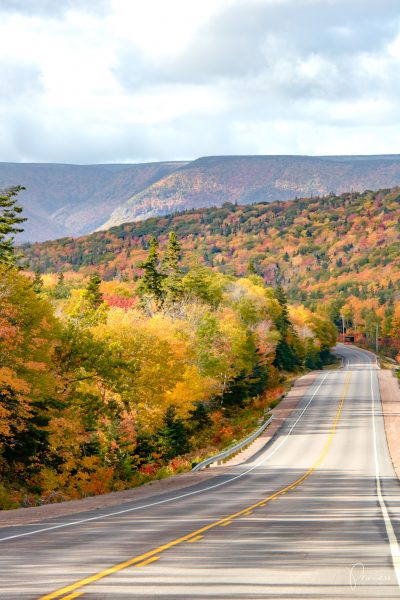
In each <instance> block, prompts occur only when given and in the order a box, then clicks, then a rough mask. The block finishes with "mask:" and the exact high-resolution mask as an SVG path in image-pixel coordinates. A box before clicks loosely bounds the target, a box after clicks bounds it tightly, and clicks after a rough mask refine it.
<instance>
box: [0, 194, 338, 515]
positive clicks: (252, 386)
mask: <svg viewBox="0 0 400 600" xmlns="http://www.w3.org/2000/svg"><path fill="white" fill-rule="evenodd" d="M18 191H19V189H18V188H15V189H12V190H9V191H8V192H7V193H3V194H2V195H1V196H0V508H2V509H8V508H15V507H18V506H31V505H37V504H42V503H49V502H57V501H62V500H65V499H72V498H81V497H85V496H88V495H94V494H101V493H106V492H109V491H114V490H120V489H124V488H127V487H133V486H136V485H139V484H141V483H143V482H146V481H149V480H151V479H152V478H161V477H165V476H168V475H170V474H172V473H176V472H180V471H182V470H187V469H190V468H191V467H192V465H193V464H194V463H196V462H198V461H199V460H201V458H202V457H204V456H207V455H209V454H210V453H211V454H212V453H214V452H215V451H216V450H218V449H220V448H223V447H226V446H228V445H229V444H231V443H233V442H234V441H235V440H237V439H240V438H241V437H243V436H245V435H247V434H248V433H249V432H250V431H252V430H253V429H254V428H256V426H257V424H258V423H259V422H260V420H262V419H264V418H265V416H266V415H267V414H268V413H269V411H270V410H271V408H272V407H273V406H274V404H275V403H276V402H277V399H278V397H279V395H280V394H281V393H282V391H283V390H284V388H285V385H286V382H287V380H288V378H290V377H293V376H295V375H296V374H298V373H300V372H303V371H304V370H305V369H313V368H321V367H322V366H323V365H324V364H325V363H327V362H329V361H330V360H331V356H330V348H331V347H332V346H333V345H334V344H335V341H336V337H337V330H336V327H335V326H334V324H333V323H332V321H331V319H330V313H329V307H327V306H325V305H324V304H319V305H318V306H317V307H316V309H315V310H311V309H310V308H308V307H307V306H305V305H304V303H301V302H299V301H297V302H295V303H290V302H288V300H287V297H286V291H285V286H284V285H282V284H279V283H278V284H275V285H274V286H272V285H270V284H268V282H266V281H265V278H264V277H263V276H262V275H261V274H260V272H259V270H260V267H259V264H258V262H257V261H255V262H254V265H253V266H252V267H251V268H250V267H249V268H248V270H247V272H246V273H243V274H241V275H235V274H233V273H231V272H229V271H228V270H226V269H225V270H224V269H216V268H215V265H213V264H205V261H204V260H199V258H198V257H196V255H195V253H194V252H193V251H192V250H193V248H190V247H189V246H188V243H187V239H184V236H183V235H182V228H174V229H173V228H172V227H167V225H165V232H167V231H168V234H167V236H166V239H165V232H164V231H162V232H161V231H155V229H156V227H155V224H154V222H153V221H152V222H150V223H148V224H147V227H148V228H149V231H147V232H146V233H143V234H141V235H140V236H139V235H136V237H135V238H134V239H135V241H134V242H133V243H131V244H130V245H128V243H127V238H128V236H127V234H126V231H125V229H124V228H119V229H118V230H114V231H113V232H110V233H108V234H102V236H104V235H105V236H108V237H106V238H104V237H101V236H100V237H98V239H99V240H101V239H107V240H108V241H107V242H106V243H105V244H104V245H99V246H98V248H97V250H96V251H93V252H94V255H95V254H96V253H100V254H99V255H100V256H102V257H103V258H104V259H106V260H104V261H103V262H102V263H100V261H92V262H90V261H89V263H88V267H87V270H85V271H82V272H80V271H79V269H78V270H74V266H78V263H80V264H79V267H81V266H82V267H83V261H82V260H80V261H78V260H77V261H76V262H75V265H74V264H73V262H69V263H68V265H67V263H66V262H65V259H69V260H70V261H72V259H71V253H70V250H69V249H68V248H69V247H70V246H71V244H77V246H76V247H75V250H74V252H75V254H74V256H75V257H78V250H77V248H78V245H79V244H84V243H85V244H88V243H89V242H88V240H89V239H90V238H84V239H81V240H77V241H76V242H73V241H71V240H64V241H62V240H61V241H59V242H57V244H56V245H53V246H49V245H44V246H32V247H25V248H24V253H25V256H21V249H20V248H16V247H15V245H14V241H13V238H14V236H15V234H16V233H18V231H20V230H21V229H22V228H23V223H24V218H23V216H22V214H21V209H20V207H19V206H18V203H17V193H18ZM223 210H224V211H225V212H226V213H227V214H228V213H232V214H234V211H235V210H236V209H235V208H234V207H230V206H229V207H226V208H224V209H223ZM207 214H208V213H207V211H206V212H205V213H202V215H203V216H204V218H205V217H206V216H207ZM179 218H181V219H183V220H185V219H187V220H188V221H187V223H186V227H188V228H190V220H191V219H193V215H190V214H189V215H187V216H182V217H178V220H179ZM195 218H197V217H195ZM172 221H173V220H172ZM172 221H171V224H172ZM175 224H178V223H175ZM204 226H206V225H204ZM212 226H215V225H212ZM141 227H146V224H142V225H141ZM179 229H180V231H178V230H179ZM177 233H179V235H177ZM210 235H211V233H210ZM117 239H118V240H120V242H121V243H123V244H125V245H124V248H125V250H124V253H125V258H124V261H125V267H126V268H124V269H122V260H121V262H120V263H119V268H120V269H121V270H120V274H119V275H118V276H116V277H114V276H111V272H112V269H115V268H116V267H115V265H114V266H113V267H110V261H112V255H113V254H115V256H116V258H120V259H122V256H121V252H120V251H118V246H117V245H115V247H114V248H113V249H112V248H111V245H112V244H113V243H114V242H115V240H117ZM130 239H133V238H132V237H131V238H130ZM159 239H160V240H161V241H162V245H160V246H159ZM191 239H192V243H193V239H194V238H193V237H192V238H191ZM210 243H211V244H214V243H215V241H214V240H213V239H210ZM132 246H134V247H136V246H138V253H137V255H138V256H139V254H140V260H137V259H136V258H135V268H134V270H132V269H130V268H128V262H127V260H128V252H129V251H130V248H132ZM56 248H57V251H59V255H58V257H57V256H56V255H55V254H54V251H55V250H56ZM38 250H39V252H37V251H38ZM81 252H82V256H83V255H84V254H86V252H87V246H86V248H85V249H83V246H82V250H81ZM45 253H47V254H45ZM132 254H133V252H132ZM45 256H48V259H47V260H48V264H47V265H46V267H45ZM27 259H28V260H29V261H31V262H32V263H33V262H35V268H33V269H32V267H30V270H28V269H27V268H25V269H23V268H21V265H22V264H23V263H24V262H25V263H26V261H27ZM58 261H59V264H57V265H56V262H58ZM94 262H96V263H97V264H96V268H93V267H94V264H92V263H94ZM39 263H40V264H41V266H42V268H41V272H40V271H39V269H38V265H39ZM110 269H111V270H110ZM45 271H52V272H51V273H45ZM114 274H115V272H114Z"/></svg>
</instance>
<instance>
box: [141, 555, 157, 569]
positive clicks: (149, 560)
mask: <svg viewBox="0 0 400 600" xmlns="http://www.w3.org/2000/svg"><path fill="white" fill-rule="evenodd" d="M159 558H160V557H159V556H152V557H151V558H148V559H147V560H144V561H143V562H141V563H139V564H138V565H136V566H137V567H145V566H146V565H149V564H150V563H153V562H155V561H156V560H158V559H159Z"/></svg>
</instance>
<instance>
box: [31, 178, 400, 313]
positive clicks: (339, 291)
mask: <svg viewBox="0 0 400 600" xmlns="http://www.w3.org/2000/svg"><path fill="white" fill-rule="evenodd" d="M399 217H400V188H394V189H392V190H381V191H380V192H365V193H363V194H359V193H351V194H342V195H341V196H335V195H329V196H326V197H322V198H319V197H318V198H308V199H307V198H306V199H300V200H295V201H286V202H275V203H271V204H267V203H264V204H253V205H249V206H235V205H234V204H230V203H226V204H224V205H223V206H222V207H219V208H206V209H198V210H192V211H188V212H185V213H180V214H176V215H169V216H165V217H158V218H152V219H148V220H147V221H143V222H140V223H129V224H124V225H120V226H118V227H114V228H112V229H110V230H109V231H107V232H96V233H93V234H91V235H89V236H85V237H81V238H78V239H71V238H64V239H61V240H57V241H53V242H46V243H43V244H32V245H26V246H24V247H23V251H24V253H25V261H27V262H28V263H29V264H30V268H31V269H33V270H35V269H39V270H40V271H41V272H60V271H64V272H68V271H74V272H75V273H80V274H81V275H82V276H88V275H90V274H91V273H93V272H98V273H99V274H100V276H101V277H102V278H103V279H113V278H116V277H119V278H120V277H125V278H128V279H132V278H134V277H136V276H137V275H139V274H140V273H141V271H140V270H138V269H137V264H138V263H139V262H140V261H141V260H143V258H144V257H145V255H146V252H147V248H148V243H149V239H150V237H151V236H153V235H155V236H157V237H158V238H159V239H160V243H161V247H163V245H165V243H166V240H167V238H168V232H169V231H171V230H173V231H175V232H176V234H177V236H178V238H179V240H180V241H181V244H182V247H183V250H184V256H185V257H186V260H187V262H188V263H190V261H193V260H197V261H198V262H200V263H203V264H205V265H208V266H211V267H212V268H215V269H218V270H220V271H223V272H225V273H232V274H234V275H244V274H246V273H248V272H249V271H250V272H256V273H258V274H260V275H261V276H262V277H263V278H264V280H265V281H266V282H267V283H269V284H275V283H276V282H280V283H283V284H284V285H285V287H286V288H287V290H288V292H289V295H290V297H291V298H292V299H293V300H299V301H304V300H305V299H306V298H308V299H309V300H311V301H322V300H323V299H326V298H327V297H336V298H337V297H343V298H347V297H349V296H351V295H354V296H355V297H358V298H361V299H363V300H368V299H372V300H374V299H376V298H377V297H378V296H377V295H378V294H380V297H381V299H382V306H383V305H384V304H385V303H386V302H387V301H388V299H390V297H392V296H393V294H395V295H396V299H397V300H400V296H399V291H398V290H399V288H400V229H399V220H400V219H399Z"/></svg>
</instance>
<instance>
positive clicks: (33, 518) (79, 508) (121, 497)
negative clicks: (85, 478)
mask: <svg viewBox="0 0 400 600" xmlns="http://www.w3.org/2000/svg"><path fill="white" fill-rule="evenodd" d="M320 373H321V371H313V372H311V373H307V374H306V375H303V376H302V377H300V378H299V379H297V380H296V381H295V383H294V385H293V387H292V389H291V390H290V391H289V392H288V394H287V396H286V397H285V398H284V399H283V400H282V401H281V402H280V403H279V405H278V406H277V407H276V408H275V409H274V411H273V414H274V420H273V421H272V423H271V425H270V426H269V427H268V428H267V429H266V430H265V431H264V432H263V433H262V434H261V435H260V436H259V437H258V438H257V439H256V440H254V442H253V443H252V444H251V445H250V446H248V447H247V448H246V449H244V450H243V451H242V452H240V453H239V454H237V455H236V456H235V457H234V458H233V459H231V460H230V461H228V462H226V463H225V464H224V465H222V466H218V467H212V468H209V469H204V470H202V471H195V472H193V471H191V472H189V473H180V474H178V475H174V476H172V477H169V478H167V479H161V480H159V481H151V482H149V483H146V484H145V485H142V486H140V487H136V488H131V489H128V490H122V491H120V492H112V493H110V494H102V495H100V496H92V497H90V498H83V499H81V500H70V501H68V502H61V503H59V504H46V505H43V506H35V507H30V508H17V509H14V510H4V511H0V528H1V527H10V526H16V525H26V524H30V523H38V522H42V521H46V520H48V519H52V518H58V517H64V516H67V515H74V514H78V513H83V512H87V511H91V510H103V509H107V508H112V507H114V506H119V505H122V504H127V503H129V502H134V501H137V500H142V499H146V498H150V497H153V496H157V495H161V494H167V493H169V492H174V491H177V490H181V489H183V488H187V487H190V486H192V485H197V484H199V483H202V482H203V481H207V480H208V479H212V478H214V477H216V476H218V475H220V474H221V473H225V472H229V470H230V468H231V467H233V466H235V465H237V464H240V463H243V462H245V461H247V460H249V459H251V458H252V456H254V455H256V454H257V453H258V452H259V451H260V450H261V449H262V447H263V446H265V444H266V443H268V442H269V441H270V440H271V439H272V437H273V436H274V435H275V434H276V432H277V431H278V430H279V429H280V427H281V426H282V425H283V423H284V422H285V420H286V419H287V418H288V417H289V416H290V415H291V413H292V412H293V411H294V410H296V407H297V405H298V404H299V402H300V400H301V399H302V398H303V396H304V395H305V394H306V393H307V391H308V389H309V388H310V386H311V385H312V384H313V383H314V381H315V380H316V379H317V377H318V375H320Z"/></svg>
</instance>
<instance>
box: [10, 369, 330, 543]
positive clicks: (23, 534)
mask: <svg viewBox="0 0 400 600" xmlns="http://www.w3.org/2000/svg"><path fill="white" fill-rule="evenodd" d="M331 373H335V371H328V372H327V373H326V375H325V376H324V377H323V378H322V380H321V382H320V384H319V385H318V387H317V388H316V389H315V391H314V393H313V395H312V396H311V398H310V399H309V401H308V402H307V404H306V406H305V407H304V408H303V410H302V411H301V413H300V415H299V416H298V417H297V419H296V421H295V422H294V423H293V425H292V426H291V428H290V429H289V431H288V433H287V434H286V436H285V437H284V438H283V439H282V440H281V442H280V443H279V444H278V445H277V446H276V447H275V448H274V450H273V451H272V452H270V453H269V454H267V456H265V457H264V458H263V459H261V460H259V461H258V462H256V463H255V464H254V465H253V466H252V467H250V469H247V471H244V472H243V473H239V475H235V476H234V477H231V478H230V479H227V480H225V481H221V482H220V483H216V484H214V485H210V486H208V487H206V488H202V489H201V490H194V491H193V492H187V493H186V494H180V495H179V496H174V497H173V498H166V499H165V500H158V501H157V502H150V503H149V504H143V505H142V506H134V507H132V508H126V509H124V510H118V511H115V512H112V513H107V514H106V515H96V516H95V517H89V518H87V519H80V520H79V521H72V522H70V523H61V524H60V525H53V526H52V527H44V528H42V529H35V530H34V531H27V532H25V533H17V534H15V535H10V536H7V537H4V538H0V542H5V541H7V540H15V539H17V538H21V537H27V536H29V535H35V534H37V533H45V532H46V531H54V530H55V529H62V528H64V527H72V526H73V525H81V524H82V523H89V522H90V521H99V520H100V519H107V518H108V517H115V516H117V515H123V514H126V513H129V512H134V511H136V510H141V509H143V508H151V507H152V506H158V505H159V504H165V503H167V502H173V501H174V500H180V499H181V498H187V497H188V496H193V495H195V494H201V493H203V492H208V491H209V490H214V489H215V488H218V487H220V486H222V485H227V484H228V483H231V482H232V481H235V480H236V479H240V478H241V477H244V476H245V475H248V474H249V473H251V471H254V469H256V468H257V467H259V466H260V465H262V464H264V463H265V462H266V461H267V460H268V459H269V458H271V456H273V455H274V454H275V453H276V452H277V451H278V450H279V448H281V447H282V446H283V444H284V443H285V442H286V441H287V440H288V438H289V436H290V434H291V433H292V431H293V429H294V428H295V427H296V425H297V423H298V422H299V421H300V419H301V417H302V416H303V415H304V413H305V412H306V410H307V409H308V407H309V406H310V404H311V402H312V401H313V400H314V398H315V396H316V394H317V392H318V391H319V389H320V387H321V386H322V384H323V383H324V381H325V379H326V378H327V377H328V375H329V374H331ZM28 526H29V525H28Z"/></svg>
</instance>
